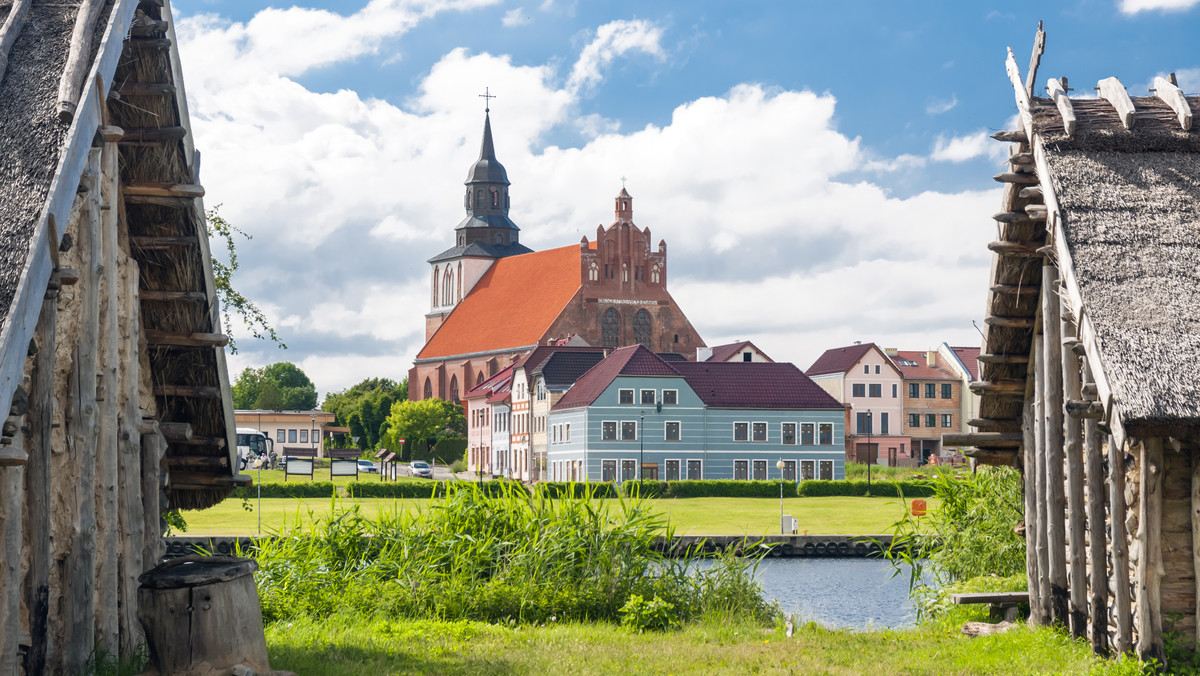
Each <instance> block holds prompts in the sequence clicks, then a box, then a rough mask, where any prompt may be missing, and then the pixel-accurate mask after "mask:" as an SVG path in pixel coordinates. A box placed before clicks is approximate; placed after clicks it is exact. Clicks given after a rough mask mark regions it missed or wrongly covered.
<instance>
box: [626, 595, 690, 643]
mask: <svg viewBox="0 0 1200 676" xmlns="http://www.w3.org/2000/svg"><path fill="white" fill-rule="evenodd" d="M620 613H621V626H622V627H625V628H626V629H629V630H631V631H636V632H637V633H639V634H641V633H642V632H645V631H647V630H649V631H662V630H664V629H670V628H671V627H673V626H675V625H677V624H679V618H678V617H677V616H676V615H675V604H674V603H670V602H669V601H664V600H662V599H660V598H659V597H657V596H655V597H654V598H653V599H651V600H649V601H647V600H645V599H643V598H642V596H641V594H630V595H629V600H628V601H626V602H625V605H623V606H621V610H620Z"/></svg>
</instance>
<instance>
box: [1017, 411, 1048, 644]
mask: <svg viewBox="0 0 1200 676" xmlns="http://www.w3.org/2000/svg"><path fill="white" fill-rule="evenodd" d="M1033 417H1034V412H1033V398H1032V397H1030V398H1027V399H1026V400H1025V406H1024V415H1023V418H1024V425H1022V430H1021V431H1022V433H1023V434H1024V436H1025V445H1024V446H1023V447H1022V449H1021V459H1022V462H1023V463H1024V467H1023V468H1022V474H1023V475H1024V480H1025V576H1026V578H1027V579H1028V584H1029V621H1030V622H1031V623H1033V624H1045V623H1046V618H1045V616H1044V615H1042V604H1041V601H1040V599H1041V597H1042V571H1041V569H1040V568H1039V567H1038V557H1037V537H1038V532H1039V529H1040V525H1039V523H1038V508H1037V506H1038V503H1039V502H1040V500H1039V499H1038V497H1039V496H1038V492H1037V477H1038V472H1037V458H1036V455H1035V454H1036V452H1037V451H1036V449H1037V443H1036V442H1035V440H1034V439H1035V437H1034V424H1033Z"/></svg>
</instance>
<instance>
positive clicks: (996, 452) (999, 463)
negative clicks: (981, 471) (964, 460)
mask: <svg viewBox="0 0 1200 676" xmlns="http://www.w3.org/2000/svg"><path fill="white" fill-rule="evenodd" d="M963 455H965V456H967V457H968V458H971V459H973V460H974V461H975V462H977V463H979V464H980V465H991V466H993V467H1014V466H1016V464H1017V458H1018V457H1020V454H1019V453H1018V452H1017V451H1016V450H1015V449H998V448H968V449H966V450H965V451H963Z"/></svg>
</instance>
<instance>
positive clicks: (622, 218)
mask: <svg viewBox="0 0 1200 676" xmlns="http://www.w3.org/2000/svg"><path fill="white" fill-rule="evenodd" d="M616 212H617V222H618V223H620V222H625V223H632V222H633V196H632V195H630V194H629V191H628V190H626V189H625V179H621V192H620V193H618V194H617V199H616Z"/></svg>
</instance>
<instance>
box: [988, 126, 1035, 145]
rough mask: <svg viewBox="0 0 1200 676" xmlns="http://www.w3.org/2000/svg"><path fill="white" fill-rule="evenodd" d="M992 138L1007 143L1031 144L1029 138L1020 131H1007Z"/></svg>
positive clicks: (993, 135)
mask: <svg viewBox="0 0 1200 676" xmlns="http://www.w3.org/2000/svg"><path fill="white" fill-rule="evenodd" d="M992 138H994V139H996V140H997V141H1004V142H1005V143H1029V137H1028V136H1026V135H1025V132H1024V131H1023V130H1020V129H1005V130H1003V131H998V132H996V133H995V134H992Z"/></svg>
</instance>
